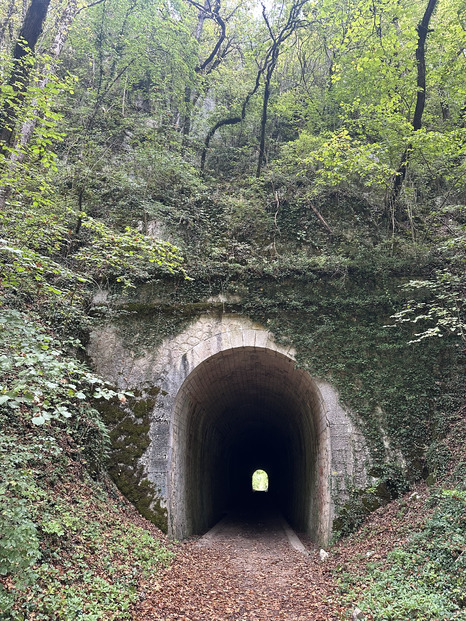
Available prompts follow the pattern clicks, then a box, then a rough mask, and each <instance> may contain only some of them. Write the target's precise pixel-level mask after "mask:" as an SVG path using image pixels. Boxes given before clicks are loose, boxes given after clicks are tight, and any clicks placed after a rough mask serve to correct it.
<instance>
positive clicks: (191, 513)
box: [169, 347, 330, 542]
mask: <svg viewBox="0 0 466 621" xmlns="http://www.w3.org/2000/svg"><path fill="white" fill-rule="evenodd" d="M328 446H329V440H328V425H327V424H326V418H325V413H324V409H323V406H322V400H321V398H320V394H319V391H318V389H317V387H316V384H315V382H314V381H313V379H312V377H311V376H310V375H309V373H307V372H306V371H304V370H302V369H298V368H296V365H295V362H294V360H293V359H292V358H290V357H288V356H286V355H284V354H282V353H279V352H277V351H275V350H271V349H267V348H258V347H238V348H232V349H227V350H224V351H221V352H220V353H217V354H215V355H212V356H210V357H209V358H207V359H206V360H204V361H203V362H201V363H200V364H198V366H196V367H195V368H194V369H193V370H192V371H191V372H190V374H189V375H188V376H187V377H186V379H185V381H184V382H183V384H182V385H181V388H180V389H179V391H178V394H177V396H176V399H175V404H174V410H173V416H172V423H171V466H170V479H169V496H170V501H169V524H170V530H171V534H172V535H174V536H175V537H177V538H178V539H182V538H186V537H188V536H191V535H194V534H202V533H204V532H206V531H207V530H208V529H209V528H211V527H212V526H213V525H214V524H215V523H216V522H217V521H218V520H219V519H221V518H222V517H223V516H224V515H225V514H227V513H228V512H230V511H232V510H235V509H238V508H239V507H247V505H248V503H250V502H251V496H252V491H251V477H252V474H253V473H254V471H255V470H257V469H259V468H260V469H263V470H265V471H266V472H267V474H268V477H269V489H268V494H267V496H268V498H269V499H270V500H272V501H273V504H274V506H275V507H276V508H277V509H278V510H279V511H280V512H281V513H282V514H283V516H284V517H285V518H286V520H287V521H288V522H289V523H290V524H291V525H292V526H293V528H295V530H297V531H299V532H306V533H308V534H309V535H310V536H311V537H312V538H313V539H314V540H315V541H316V542H319V541H321V540H322V539H325V538H326V537H327V535H328V529H329V525H328V514H329V510H328V506H329V503H330V499H329V493H328V476H329V449H328Z"/></svg>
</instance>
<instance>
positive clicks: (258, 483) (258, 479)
mask: <svg viewBox="0 0 466 621" xmlns="http://www.w3.org/2000/svg"><path fill="white" fill-rule="evenodd" d="M268 489H269V476H268V474H267V472H265V470H256V471H255V472H254V474H253V475H252V491H253V492H267V491H268Z"/></svg>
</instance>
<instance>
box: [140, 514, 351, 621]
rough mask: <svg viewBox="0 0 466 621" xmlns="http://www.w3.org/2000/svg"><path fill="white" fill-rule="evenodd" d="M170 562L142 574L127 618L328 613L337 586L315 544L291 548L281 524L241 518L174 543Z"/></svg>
mask: <svg viewBox="0 0 466 621" xmlns="http://www.w3.org/2000/svg"><path fill="white" fill-rule="evenodd" d="M180 548H181V549H180V551H179V553H178V556H177V558H176V560H175V561H174V562H173V563H172V565H171V566H170V567H169V568H167V569H165V570H164V571H163V572H162V573H161V574H159V575H158V576H157V577H156V578H154V579H153V580H149V581H146V582H145V583H144V585H143V589H142V591H141V598H140V601H139V603H138V604H137V606H136V607H135V609H134V611H133V619H138V620H141V619H144V620H147V621H154V620H156V621H173V620H177V621H269V620H273V619H276V620H288V621H332V620H338V619H342V618H343V613H344V610H343V608H342V607H341V606H340V605H339V603H338V600H339V597H338V589H337V588H336V586H335V585H334V583H333V582H332V580H331V579H330V578H329V576H324V575H323V572H322V563H321V562H320V561H319V557H318V550H316V549H312V550H310V551H309V554H307V555H305V554H302V553H301V552H297V551H295V550H294V549H292V548H291V547H290V545H289V543H288V541H287V539H286V537H285V535H284V532H283V530H281V529H280V526H278V527H277V526H276V525H275V526H272V527H269V526H267V524H263V523H262V524H261V523H259V524H249V523H242V524H240V525H239V526H236V527H231V528H227V529H226V530H224V531H222V532H221V533H220V534H219V535H218V536H215V537H212V538H206V539H201V540H191V541H188V542H186V543H184V544H181V546H180Z"/></svg>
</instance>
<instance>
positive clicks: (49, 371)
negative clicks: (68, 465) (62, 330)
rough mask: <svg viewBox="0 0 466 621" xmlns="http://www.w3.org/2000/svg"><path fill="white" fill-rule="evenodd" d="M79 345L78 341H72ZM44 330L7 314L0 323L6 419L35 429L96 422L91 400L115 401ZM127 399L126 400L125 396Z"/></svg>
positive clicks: (0, 400)
mask: <svg viewBox="0 0 466 621" xmlns="http://www.w3.org/2000/svg"><path fill="white" fill-rule="evenodd" d="M68 345H69V346H77V345H79V343H78V342H77V341H69V342H68ZM61 347H62V346H61V345H59V344H58V343H57V341H56V340H54V338H53V337H52V336H50V334H48V333H47V332H46V330H45V329H44V328H43V327H41V326H40V324H39V323H38V322H37V318H35V317H33V316H32V317H31V316H30V317H29V318H28V317H27V316H26V315H25V314H22V313H20V312H19V311H16V310H9V309H5V310H4V311H3V312H2V317H1V318H0V371H1V373H2V384H1V385H0V407H1V408H2V410H3V412H5V415H6V418H7V419H12V418H14V417H16V416H21V417H27V419H28V420H30V421H31V422H32V423H33V424H34V425H43V424H45V423H49V424H50V422H51V421H54V420H55V421H61V422H63V421H66V420H67V419H71V418H72V417H75V418H83V419H86V418H93V417H94V416H95V414H96V412H95V410H93V409H92V408H90V406H89V399H91V398H105V399H109V398H111V397H114V396H116V393H115V392H114V391H112V390H110V389H109V388H108V387H107V386H106V384H105V382H104V381H103V380H101V379H100V378H99V377H97V376H96V375H94V374H92V373H90V372H89V370H88V369H87V368H86V367H85V365H84V364H82V363H80V362H78V360H76V358H74V357H70V356H66V355H65V354H64V352H63V350H62V348H61ZM120 397H121V398H124V396H123V395H120Z"/></svg>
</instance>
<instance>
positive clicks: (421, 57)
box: [390, 0, 437, 205]
mask: <svg viewBox="0 0 466 621" xmlns="http://www.w3.org/2000/svg"><path fill="white" fill-rule="evenodd" d="M436 4H437V0H429V3H428V5H427V8H426V10H425V13H424V16H423V18H422V20H421V22H420V23H419V24H418V27H417V33H418V40H417V47H416V61H417V81H416V84H417V96H416V108H415V110H414V116H413V120H412V126H413V129H414V131H418V130H419V129H421V127H422V115H423V113H424V108H425V105H426V52H425V48H426V39H427V35H428V34H429V32H430V30H429V23H430V18H431V17H432V13H433V12H434V9H435V6H436ZM411 149H412V145H411V144H409V145H408V146H407V147H406V149H405V151H404V153H403V155H402V157H401V163H400V166H399V167H398V170H397V171H396V174H395V178H394V181H393V190H392V194H391V199H390V200H391V203H392V205H394V204H395V202H396V200H397V199H398V196H399V194H400V191H401V188H402V186H403V182H404V180H405V177H406V172H407V170H408V164H409V157H410V153H411Z"/></svg>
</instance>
